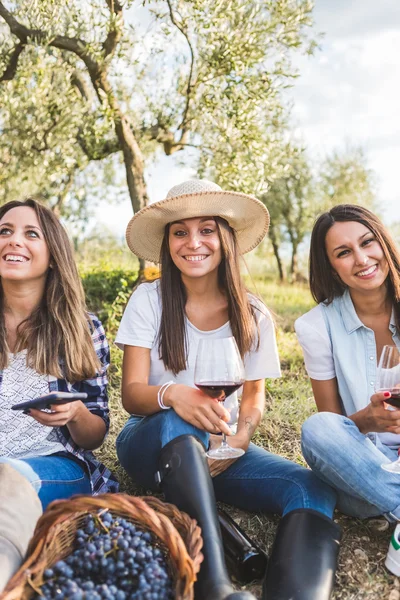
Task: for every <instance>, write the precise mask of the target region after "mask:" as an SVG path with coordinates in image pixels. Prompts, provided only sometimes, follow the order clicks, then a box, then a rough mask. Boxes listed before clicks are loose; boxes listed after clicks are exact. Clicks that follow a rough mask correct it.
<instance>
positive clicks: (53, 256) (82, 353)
mask: <svg viewBox="0 0 400 600" xmlns="http://www.w3.org/2000/svg"><path fill="white" fill-rule="evenodd" d="M19 207H28V208H32V209H33V210H34V211H35V214H36V216H37V219H38V221H39V225H40V228H41V230H42V232H43V236H44V239H45V242H46V244H47V247H48V249H49V252H50V264H51V268H49V269H48V273H47V279H46V285H45V291H44V295H43V298H42V300H41V302H40V304H39V306H38V307H37V308H36V309H35V310H34V311H33V312H32V314H31V315H30V316H29V317H28V318H27V319H25V320H24V321H23V322H22V323H20V324H19V326H18V328H17V345H16V348H15V351H16V352H18V351H20V350H23V349H25V348H26V349H27V361H28V364H29V365H30V366H31V367H32V368H33V369H35V370H36V371H37V372H38V373H42V374H44V375H53V376H54V377H58V378H63V377H66V379H67V380H68V381H69V382H70V383H73V382H75V381H80V380H82V379H89V378H92V377H94V376H95V374H96V372H97V371H98V369H99V366H100V364H99V360H98V358H97V355H96V352H95V349H94V346H93V341H92V338H91V335H90V329H89V325H91V323H90V321H89V318H88V314H87V310H86V305H85V295H84V292H83V288H82V284H81V281H80V278H79V274H78V270H77V268H76V264H75V260H74V256H73V253H72V248H71V244H70V241H69V239H68V236H67V233H66V231H65V230H64V228H63V226H62V225H61V223H60V222H59V220H58V219H57V217H56V216H55V215H54V214H53V213H52V211H51V210H49V209H48V208H46V207H45V206H43V205H42V204H40V203H39V202H37V201H36V200H34V199H32V198H28V199H27V200H25V201H23V202H20V201H17V200H16V201H13V202H8V203H7V204H4V205H3V206H2V207H0V219H2V218H3V216H4V215H5V214H6V213H7V212H8V211H9V210H11V209H13V208H19ZM4 308H5V306H4V294H3V287H2V285H0V369H4V368H5V367H7V365H8V353H9V347H8V343H7V331H6V326H5V320H4Z"/></svg>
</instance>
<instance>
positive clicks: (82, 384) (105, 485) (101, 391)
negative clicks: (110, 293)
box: [0, 314, 119, 495]
mask: <svg viewBox="0 0 400 600" xmlns="http://www.w3.org/2000/svg"><path fill="white" fill-rule="evenodd" d="M89 318H90V319H91V321H92V323H93V329H92V328H91V329H92V340H93V345H94V348H95V350H96V354H97V356H98V357H99V360H100V364H101V369H100V372H99V373H97V375H96V377H94V378H93V379H85V380H84V381H78V382H76V383H74V384H71V383H69V382H68V381H66V380H65V379H56V378H55V377H49V389H50V392H56V391H62V392H71V391H75V392H86V394H87V395H88V397H87V400H85V406H86V407H87V408H88V409H89V410H90V412H91V413H93V414H94V415H98V416H99V417H101V418H102V419H103V421H104V423H105V424H106V431H107V432H108V429H109V426H110V417H109V409H108V395H107V384H108V380H107V368H108V365H109V364H110V349H109V346H108V342H107V340H106V336H105V333H104V329H103V326H102V324H101V322H100V321H99V320H98V319H97V318H96V317H95V315H92V314H89ZM2 375H3V374H2V372H1V371H0V386H1V382H2V379H3V377H2ZM57 434H58V439H59V441H60V443H61V444H62V445H63V446H64V448H65V450H66V452H67V453H70V454H72V455H73V456H74V457H75V459H77V460H78V461H82V462H84V463H85V465H86V467H87V469H88V473H89V476H90V481H91V484H92V492H93V494H94V495H96V494H102V493H104V492H117V491H118V488H119V486H118V483H117V480H116V479H115V477H114V475H113V474H112V473H111V471H109V469H107V468H106V467H105V466H104V465H103V464H101V463H100V462H99V461H98V460H96V458H95V457H94V455H93V453H92V452H90V451H89V450H83V449H82V448H80V447H79V446H77V445H76V444H75V442H74V440H73V439H72V437H71V434H70V432H69V430H68V427H67V426H64V427H59V428H57Z"/></svg>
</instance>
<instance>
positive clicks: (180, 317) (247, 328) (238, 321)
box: [159, 217, 259, 375]
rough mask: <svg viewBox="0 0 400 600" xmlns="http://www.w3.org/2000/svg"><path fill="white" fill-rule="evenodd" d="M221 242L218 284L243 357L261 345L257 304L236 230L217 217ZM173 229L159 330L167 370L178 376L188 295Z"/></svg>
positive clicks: (164, 261)
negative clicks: (176, 257) (241, 260)
mask: <svg viewBox="0 0 400 600" xmlns="http://www.w3.org/2000/svg"><path fill="white" fill-rule="evenodd" d="M214 220H215V223H216V226H217V231H218V235H219V239H220V242H221V253H222V260H221V263H220V265H219V267H218V285H219V287H220V289H221V290H223V292H224V293H225V294H226V298H227V300H228V315H229V321H230V326H231V329H232V335H233V336H234V338H235V340H236V343H237V345H238V348H239V352H240V354H241V356H242V358H243V357H244V355H245V354H246V353H247V352H249V351H250V350H251V349H252V348H253V347H258V342H259V340H258V327H257V320H256V317H255V312H254V311H255V307H254V306H253V305H252V304H251V303H250V301H249V298H248V294H247V291H246V288H245V286H244V284H243V282H242V279H241V276H240V269H239V250H238V245H237V241H236V235H235V232H234V230H233V229H232V228H231V227H230V226H229V224H228V223H227V221H225V219H222V218H221V217H214ZM169 229H170V225H167V226H166V227H165V232H164V239H163V243H162V246H161V253H160V263H161V283H160V286H161V299H162V315H161V323H160V331H159V352H160V358H161V359H162V361H163V363H164V366H165V368H166V369H168V370H170V371H172V372H173V373H174V375H176V374H177V373H179V372H180V371H184V370H185V369H186V365H187V354H188V348H187V338H186V328H185V306H186V301H187V294H186V290H185V286H184V285H183V282H182V278H181V273H180V271H179V269H178V268H177V267H176V265H175V264H174V262H173V260H172V258H171V254H170V251H169V241H168V240H169Z"/></svg>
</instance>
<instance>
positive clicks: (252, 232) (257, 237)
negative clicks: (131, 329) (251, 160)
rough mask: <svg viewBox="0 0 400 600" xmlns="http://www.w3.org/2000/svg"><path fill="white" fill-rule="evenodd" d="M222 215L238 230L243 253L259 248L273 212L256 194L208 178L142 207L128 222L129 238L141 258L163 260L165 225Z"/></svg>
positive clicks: (176, 189)
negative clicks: (230, 188) (228, 188)
mask: <svg viewBox="0 0 400 600" xmlns="http://www.w3.org/2000/svg"><path fill="white" fill-rule="evenodd" d="M207 216H210V217H222V218H223V219H225V220H226V221H228V223H229V225H230V226H231V227H232V228H233V229H234V230H235V232H236V236H237V240H238V244H239V250H240V253H241V254H245V253H246V252H249V251H250V250H252V249H253V248H255V247H256V246H257V245H258V244H259V243H260V242H261V240H262V239H263V237H264V236H265V234H266V233H267V231H268V226H269V213H268V210H267V209H266V207H265V206H264V204H263V203H262V202H260V201H259V200H257V198H255V197H254V196H250V195H248V194H240V193H238V192H225V191H224V190H222V189H221V188H220V187H219V185H217V184H216V183H212V182H211V181H206V180H205V179H192V180H190V181H184V182H183V183H181V184H179V185H176V186H175V187H173V188H172V189H171V190H170V191H169V192H168V195H167V198H166V199H165V200H161V201H160V202H155V203H154V204H150V205H149V206H146V207H145V208H142V210H140V211H139V212H138V213H136V215H135V216H134V217H132V219H131V220H130V221H129V223H128V227H127V229H126V241H127V243H128V246H129V248H130V249H131V250H132V252H133V253H134V254H136V256H138V257H139V258H144V259H145V260H149V261H151V262H154V263H158V262H160V251H161V244H162V240H163V237H164V230H165V226H166V225H167V224H168V223H172V222H173V221H177V220H182V219H191V218H192V217H207Z"/></svg>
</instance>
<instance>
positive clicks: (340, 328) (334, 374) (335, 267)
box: [295, 204, 400, 575]
mask: <svg viewBox="0 0 400 600" xmlns="http://www.w3.org/2000/svg"><path fill="white" fill-rule="evenodd" d="M310 288H311V292H312V295H313V297H314V299H315V300H316V302H318V306H316V307H314V308H313V309H312V310H311V311H309V312H308V313H307V314H305V315H303V316H302V317H300V319H298V320H297V321H296V324H295V327H296V332H297V336H298V339H299V341H300V344H301V345H302V347H303V352H304V358H305V364H306V368H307V371H308V374H309V376H310V378H311V384H312V389H313V392H314V398H315V402H316V405H317V408H318V411H319V412H318V413H317V414H315V415H313V416H311V417H310V418H309V419H308V420H307V421H306V422H305V424H304V425H303V431H302V448H303V454H304V457H305V459H306V460H307V462H308V464H309V465H310V467H311V468H312V469H313V471H314V472H315V473H316V474H317V475H318V476H319V477H320V478H321V479H322V480H323V481H325V482H327V483H329V484H330V485H332V486H333V487H334V488H335V489H336V490H337V492H338V508H339V509H340V510H341V511H343V512H344V513H346V514H348V515H351V516H355V517H358V518H366V517H373V516H378V515H384V516H385V517H386V518H387V520H388V521H389V522H399V521H400V477H399V475H398V474H393V473H389V472H387V471H386V470H384V469H383V468H382V465H385V464H386V465H388V464H389V463H390V462H391V461H393V460H394V459H395V458H396V457H397V454H398V452H399V449H400V411H399V410H397V409H396V410H395V409H393V407H389V406H388V405H387V403H386V401H389V400H390V395H391V394H390V392H389V391H379V392H376V393H374V391H375V389H378V386H377V385H376V380H377V364H378V362H379V358H380V355H381V353H382V350H383V348H384V346H398V347H399V346H400V335H399V332H400V253H399V250H398V248H397V247H396V244H395V243H394V241H393V239H392V238H391V236H390V233H389V231H388V230H387V229H386V227H385V226H384V225H383V223H382V222H381V221H380V220H379V218H378V217H377V216H376V215H374V214H373V213H372V212H371V211H369V210H367V209H366V208H364V207H362V206H357V205H352V204H342V205H338V206H335V207H334V208H332V209H331V210H330V211H329V212H326V213H324V214H323V215H321V216H320V217H319V218H318V219H317V221H316V223H315V225H314V229H313V232H312V236H311V250H310ZM389 408H391V409H390V410H388V409H389ZM399 536H400V526H398V527H397V528H396V531H395V534H394V536H393V538H392V543H391V545H390V547H389V554H388V558H387V561H386V566H387V567H388V568H389V569H390V570H391V571H393V572H394V573H395V574H396V575H400V540H399Z"/></svg>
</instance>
